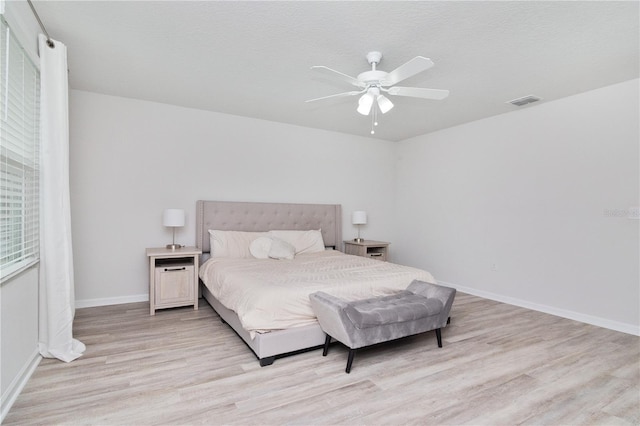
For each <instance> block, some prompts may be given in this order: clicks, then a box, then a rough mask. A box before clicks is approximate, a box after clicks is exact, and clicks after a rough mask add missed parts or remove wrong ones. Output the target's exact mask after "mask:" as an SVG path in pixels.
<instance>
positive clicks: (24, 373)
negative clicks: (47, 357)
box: [0, 348, 42, 424]
mask: <svg viewBox="0 0 640 426" xmlns="http://www.w3.org/2000/svg"><path fill="white" fill-rule="evenodd" d="M41 360H42V356H40V352H38V349H37V348H36V350H35V352H33V354H32V355H31V357H30V358H29V360H28V361H27V363H25V365H24V366H23V367H22V369H21V370H20V373H18V374H17V375H16V377H15V378H14V379H13V381H12V382H11V384H10V385H9V387H8V388H7V390H6V391H5V392H4V393H3V394H2V404H1V405H2V410H1V411H0V424H1V423H2V422H3V421H4V418H5V417H6V416H7V414H9V410H10V409H11V406H12V405H13V403H14V402H16V399H17V398H18V395H20V392H22V389H23V388H24V387H25V385H26V384H27V382H28V381H29V378H30V377H31V375H32V374H33V372H34V371H35V370H36V367H37V366H38V364H40V361H41Z"/></svg>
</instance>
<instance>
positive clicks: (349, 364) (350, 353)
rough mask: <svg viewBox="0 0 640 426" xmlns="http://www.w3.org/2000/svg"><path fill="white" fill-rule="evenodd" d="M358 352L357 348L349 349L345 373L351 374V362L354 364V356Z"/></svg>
mask: <svg viewBox="0 0 640 426" xmlns="http://www.w3.org/2000/svg"><path fill="white" fill-rule="evenodd" d="M355 354H356V350H355V349H349V358H347V369H346V370H344V371H345V373H347V374H349V373H350V372H351V364H353V357H354V355H355Z"/></svg>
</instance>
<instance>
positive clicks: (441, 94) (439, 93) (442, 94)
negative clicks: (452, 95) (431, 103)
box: [386, 86, 449, 101]
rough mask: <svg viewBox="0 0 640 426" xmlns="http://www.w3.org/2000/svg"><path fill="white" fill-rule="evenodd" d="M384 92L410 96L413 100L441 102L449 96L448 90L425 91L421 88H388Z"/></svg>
mask: <svg viewBox="0 0 640 426" xmlns="http://www.w3.org/2000/svg"><path fill="white" fill-rule="evenodd" d="M386 92H387V93H388V94H390V95H395V96H411V97H413V98H423V99H434V100H437V101H439V100H441V99H444V98H446V97H447V96H449V91H448V90H443V89H425V88H422V87H398V86H395V87H390V88H389V90H386Z"/></svg>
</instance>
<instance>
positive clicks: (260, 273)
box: [196, 200, 435, 366]
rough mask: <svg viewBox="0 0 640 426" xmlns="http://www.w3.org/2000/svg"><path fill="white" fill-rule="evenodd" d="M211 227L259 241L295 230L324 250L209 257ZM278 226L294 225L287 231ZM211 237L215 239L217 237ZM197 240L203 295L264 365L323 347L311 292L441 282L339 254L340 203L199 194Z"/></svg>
mask: <svg viewBox="0 0 640 426" xmlns="http://www.w3.org/2000/svg"><path fill="white" fill-rule="evenodd" d="M209 230H216V231H215V232H214V235H236V234H237V235H243V236H245V235H249V237H247V238H249V239H251V240H253V242H254V243H255V242H257V241H256V239H257V238H262V239H263V237H261V236H262V235H264V234H255V235H254V234H248V233H258V232H260V233H264V232H268V231H271V232H275V233H276V234H275V235H277V236H278V237H282V238H284V239H286V238H285V237H287V236H288V235H289V234H296V235H297V234H300V235H313V236H319V235H321V241H322V243H323V244H322V246H321V248H320V249H318V247H317V244H315V247H314V249H313V250H310V251H309V252H307V250H306V249H305V250H302V251H296V254H295V258H294V259H289V258H287V259H286V260H274V259H256V258H255V257H253V256H252V255H243V254H241V255H238V258H236V257H235V256H236V255H235V254H234V255H233V257H224V258H219V257H218V256H214V257H211V241H212V240H211V234H210V233H209ZM273 230H290V231H296V232H290V233H289V234H285V236H282V234H281V233H278V232H279V231H273ZM225 231H234V232H225ZM235 231H240V232H235ZM259 235H260V237H258V236H259ZM269 235H270V236H271V234H269ZM243 238H244V237H243ZM287 238H288V237H287ZM275 240H279V238H275V239H274V241H275ZM213 241H214V245H215V244H217V243H216V241H218V240H216V239H215V238H214V239H213ZM247 241H248V240H247ZM196 246H197V247H198V248H200V249H201V250H202V252H203V254H202V259H201V265H202V266H201V267H200V271H199V275H200V278H201V283H202V284H203V285H202V286H201V289H202V295H203V297H204V298H205V299H206V300H207V302H208V303H209V304H210V305H211V306H212V307H213V309H214V310H215V311H216V312H217V313H218V315H219V316H220V317H221V319H222V320H223V321H224V322H226V323H227V324H228V325H229V326H231V328H232V329H233V330H234V331H235V332H236V333H237V334H238V336H239V337H240V338H241V339H242V340H243V341H244V342H245V343H246V344H247V346H248V347H249V348H250V349H251V350H252V351H253V353H254V354H255V355H256V357H257V358H258V360H259V362H260V365H261V366H266V365H270V364H272V363H273V362H274V360H275V359H276V358H280V357H283V356H286V355H290V354H294V353H298V352H300V351H304V350H309V349H313V348H319V347H322V345H323V344H324V340H325V334H324V333H323V331H322V330H321V329H320V326H319V325H318V323H317V321H316V319H315V316H314V315H313V311H312V310H311V305H310V302H309V299H308V295H309V294H310V293H311V292H314V291H318V290H320V289H322V290H323V291H329V292H331V293H333V294H336V295H340V296H342V297H346V298H347V299H349V298H351V299H352V300H355V299H359V298H366V297H370V296H377V295H383V294H390V293H392V292H394V291H397V290H400V289H404V288H406V287H407V286H408V285H409V283H410V282H411V281H412V280H413V279H421V280H424V281H430V282H434V283H435V280H434V279H433V277H432V276H431V275H430V274H429V273H428V272H426V271H422V270H419V269H415V268H409V267H404V266H400V265H395V264H391V263H386V262H380V261H377V260H372V259H368V258H364V257H357V256H351V255H345V254H343V253H341V252H340V250H341V248H342V247H341V246H342V209H341V206H340V205H336V204H285V203H251V202H228V201H204V200H200V201H198V202H197V205H196ZM219 248H220V246H218V248H216V250H219ZM252 248H255V244H253V247H252ZM325 248H326V250H325ZM244 249H245V247H244V246H243V247H242V250H244ZM296 250H297V249H296ZM216 253H219V252H218V251H216ZM238 253H240V252H238ZM243 253H244V252H243ZM254 253H255V252H254ZM291 282H294V285H293V286H292V285H290V284H291ZM346 284H348V285H346ZM241 288H242V289H244V290H242V291H244V293H243V292H241ZM284 300H287V301H289V302H288V303H284V302H283V301H284ZM256 312H261V314H260V315H257V314H256Z"/></svg>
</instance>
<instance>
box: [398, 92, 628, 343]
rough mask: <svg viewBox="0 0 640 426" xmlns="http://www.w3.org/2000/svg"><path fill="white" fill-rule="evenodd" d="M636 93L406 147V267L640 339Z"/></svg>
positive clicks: (523, 114) (600, 97) (402, 174)
mask: <svg viewBox="0 0 640 426" xmlns="http://www.w3.org/2000/svg"><path fill="white" fill-rule="evenodd" d="M638 86H639V85H638V80H632V81H629V82H625V83H621V84H617V85H613V86H609V87H605V88H601V89H598V90H594V91H590V92H586V93H582V94H579V95H576V96H572V97H569V98H564V99H560V100H557V101H554V102H547V103H541V104H539V105H532V106H530V107H527V108H524V109H521V110H517V111H514V112H512V113H508V114H504V115H500V116H496V117H492V118H488V119H484V120H480V121H476V122H472V123H468V124H465V125H461V126H457V127H454V128H450V129H447V130H442V131H439V132H436V133H432V134H428V135H424V136H420V137H416V138H413V139H410V140H406V141H403V142H401V143H399V144H398V169H397V173H398V174H397V183H398V192H397V200H398V203H397V205H398V212H397V221H398V224H399V226H400V229H399V232H398V234H397V235H396V236H395V243H396V245H395V247H396V250H397V251H399V253H398V257H399V259H400V260H401V261H403V262H405V263H407V264H411V265H414V266H418V267H423V268H426V269H428V270H430V271H431V272H432V273H433V274H434V275H435V277H436V278H437V279H439V280H441V281H443V282H446V283H450V284H451V285H453V286H454V287H457V288H459V289H462V290H465V291H468V292H471V293H475V294H478V295H482V296H485V297H490V298H494V299H497V300H504V301H508V302H511V303H515V304H520V305H523V306H528V307H532V308H536V309H539V310H543V311H547V312H551V313H556V314H560V315H563V316H567V317H570V318H574V319H579V320H582V321H585V322H591V323H596V324H599V325H603V326H608V327H610V328H614V329H618V330H622V331H627V332H631V333H635V334H639V333H640V313H639V301H640V295H639V287H640V285H639V283H640V275H639V259H640V253H639V241H640V240H639V235H638V233H639V229H638V224H639V222H640V221H638V220H631V219H628V218H627V217H626V212H625V210H626V209H628V208H629V207H631V206H638V205H639V204H640V203H639V200H638V199H639V192H640V188H639V180H640V178H639V166H638V164H639V150H638V146H639V134H638V126H639V118H638V117H639V111H638V93H639V87H638ZM620 215H623V217H620ZM492 265H495V266H494V268H493V269H495V270H492Z"/></svg>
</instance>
